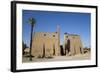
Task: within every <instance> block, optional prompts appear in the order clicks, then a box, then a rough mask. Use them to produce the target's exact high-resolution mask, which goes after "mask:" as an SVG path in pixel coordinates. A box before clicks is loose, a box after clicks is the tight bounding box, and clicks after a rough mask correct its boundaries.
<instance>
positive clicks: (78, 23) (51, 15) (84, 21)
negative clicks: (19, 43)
mask: <svg viewBox="0 0 100 73" xmlns="http://www.w3.org/2000/svg"><path fill="white" fill-rule="evenodd" d="M22 14H23V15H22V40H23V41H24V43H26V44H27V45H28V46H29V44H30V30H31V25H30V24H29V23H28V19H29V18H30V17H33V18H35V20H36V23H35V27H34V31H35V32H56V30H57V25H59V26H60V41H61V42H60V43H61V44H63V41H64V33H65V32H67V33H70V34H78V35H80V36H81V40H82V44H83V46H84V47H90V27H91V26H90V25H91V14H90V13H76V12H53V11H34V10H23V12H22Z"/></svg>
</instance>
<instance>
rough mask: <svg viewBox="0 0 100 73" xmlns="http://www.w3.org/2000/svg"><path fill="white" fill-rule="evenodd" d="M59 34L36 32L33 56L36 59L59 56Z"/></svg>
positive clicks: (33, 41) (33, 42)
mask: <svg viewBox="0 0 100 73" xmlns="http://www.w3.org/2000/svg"><path fill="white" fill-rule="evenodd" d="M59 40H60V39H59V38H58V33H57V32H52V33H51V32H35V34H34V36H33V40H32V53H31V54H32V55H33V56H35V57H52V56H57V55H58V54H59V52H60V50H59V47H60V44H59Z"/></svg>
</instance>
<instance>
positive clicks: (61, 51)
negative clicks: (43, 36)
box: [60, 45, 64, 56]
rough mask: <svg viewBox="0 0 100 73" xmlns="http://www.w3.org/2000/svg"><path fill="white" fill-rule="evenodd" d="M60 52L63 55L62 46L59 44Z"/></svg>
mask: <svg viewBox="0 0 100 73" xmlns="http://www.w3.org/2000/svg"><path fill="white" fill-rule="evenodd" d="M60 54H61V55H62V56H63V55H64V48H63V46H62V45H60Z"/></svg>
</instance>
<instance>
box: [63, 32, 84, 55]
mask: <svg viewBox="0 0 100 73" xmlns="http://www.w3.org/2000/svg"><path fill="white" fill-rule="evenodd" d="M63 47H64V50H63V51H64V54H65V55H76V54H82V53H83V47H82V42H81V38H80V36H79V35H76V34H68V33H65V34H64V45H63Z"/></svg>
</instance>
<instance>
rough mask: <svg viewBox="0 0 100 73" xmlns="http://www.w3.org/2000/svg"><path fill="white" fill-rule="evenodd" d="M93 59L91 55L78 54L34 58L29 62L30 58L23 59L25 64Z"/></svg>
mask: <svg viewBox="0 0 100 73" xmlns="http://www.w3.org/2000/svg"><path fill="white" fill-rule="evenodd" d="M87 59H91V55H90V53H89V52H88V53H86V54H78V55H74V56H54V57H53V58H32V61H29V58H26V57H23V59H22V60H23V63H29V62H49V61H70V60H87Z"/></svg>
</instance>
